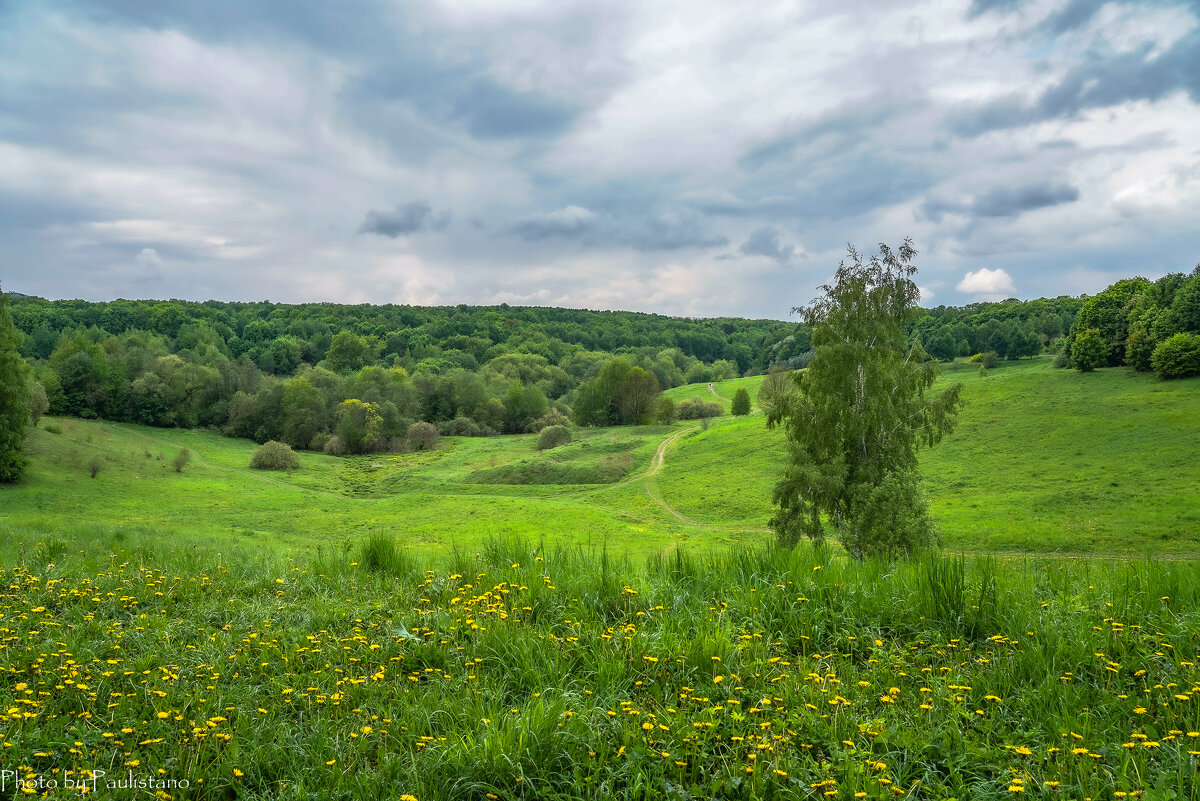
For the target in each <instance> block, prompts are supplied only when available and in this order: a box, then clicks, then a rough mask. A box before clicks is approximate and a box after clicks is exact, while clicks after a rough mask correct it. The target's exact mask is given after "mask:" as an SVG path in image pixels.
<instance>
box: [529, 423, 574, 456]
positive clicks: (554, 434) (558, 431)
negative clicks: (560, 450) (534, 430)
mask: <svg viewBox="0 0 1200 801" xmlns="http://www.w3.org/2000/svg"><path fill="white" fill-rule="evenodd" d="M570 441H571V431H570V430H569V429H568V428H567V427H566V426H547V427H546V428H543V429H542V433H540V434H538V438H537V449H538V450H539V451H547V450H550V449H551V448H557V447H558V446H559V445H566V444H567V443H568V442H570Z"/></svg>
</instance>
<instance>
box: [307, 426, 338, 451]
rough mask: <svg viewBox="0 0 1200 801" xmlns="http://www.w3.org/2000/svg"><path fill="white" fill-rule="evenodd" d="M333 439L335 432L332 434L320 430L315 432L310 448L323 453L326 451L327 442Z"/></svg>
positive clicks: (309, 444)
mask: <svg viewBox="0 0 1200 801" xmlns="http://www.w3.org/2000/svg"><path fill="white" fill-rule="evenodd" d="M331 439H333V434H330V433H329V432H328V431H318V432H317V433H316V434H313V438H312V439H311V440H310V441H309V443H308V449H309V450H310V451H317V452H318V453H322V452H324V451H325V445H326V443H328V442H329V440H331Z"/></svg>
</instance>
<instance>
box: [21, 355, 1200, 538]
mask: <svg viewBox="0 0 1200 801" xmlns="http://www.w3.org/2000/svg"><path fill="white" fill-rule="evenodd" d="M941 380H944V381H949V380H962V381H964V383H965V385H966V387H965V393H964V396H965V398H966V400H967V406H966V408H965V410H964V411H963V413H962V416H961V420H960V424H959V427H958V429H957V431H956V432H955V433H954V434H953V435H951V436H950V437H948V438H947V439H946V440H945V441H944V442H943V443H942V444H941V445H940V446H938V447H937V448H935V449H933V450H932V451H927V452H925V453H924V455H923V457H922V463H923V467H924V473H925V481H926V486H927V490H928V494H929V498H930V501H931V506H932V510H933V514H934V517H935V520H936V521H937V523H938V524H939V527H940V529H941V531H942V533H943V536H944V539H945V544H946V545H947V546H948V547H950V548H953V549H963V550H969V551H980V550H1013V551H1038V552H1045V551H1060V552H1081V553H1087V552H1099V553H1120V552H1134V553H1142V552H1144V551H1148V550H1154V551H1164V552H1170V553H1192V552H1195V551H1196V549H1197V548H1198V547H1200V511H1198V510H1197V509H1196V507H1195V504H1194V498H1196V497H1198V496H1200V465H1198V464H1197V462H1196V461H1195V459H1194V454H1196V453H1197V452H1200V429H1198V428H1197V426H1196V425H1195V421H1196V420H1200V392H1198V391H1197V390H1198V389H1200V381H1198V380H1197V379H1190V380H1184V381H1174V382H1164V381H1159V380H1157V379H1155V378H1153V377H1151V376H1147V375H1145V374H1138V373H1133V372H1129V371H1126V370H1123V369H1113V370H1100V371H1097V372H1096V373H1093V374H1080V373H1076V372H1072V371H1066V370H1055V369H1052V368H1051V367H1050V364H1049V360H1048V359H1035V360H1028V361H1021V362H1008V363H1005V366H1003V367H1001V368H998V369H994V370H992V371H991V372H990V373H989V374H988V375H986V376H979V375H978V374H977V373H976V371H975V369H974V366H973V365H966V364H962V363H959V364H956V365H953V366H951V367H950V368H949V369H948V370H947V371H946V372H945V374H944V376H943V378H942V379H941ZM761 381H762V379H761V377H758V378H745V379H736V380H733V381H725V382H719V383H716V384H713V385H712V386H711V388H710V386H709V385H707V384H694V385H688V386H685V387H679V388H676V389H674V390H671V391H670V392H669V393H668V394H669V395H671V396H673V397H675V398H676V400H681V399H684V398H688V397H696V398H705V399H708V400H715V401H720V402H721V403H722V404H723V405H724V406H725V407H726V408H728V405H729V401H730V399H731V398H732V396H733V393H734V392H735V391H736V389H737V388H738V387H739V386H746V387H747V389H749V391H750V393H751V397H752V398H753V397H754V396H755V395H756V393H757V385H758V384H759V383H760V382H761ZM53 429H57V430H59V431H60V432H61V433H53V432H52V431H53ZM574 434H575V441H574V442H572V443H570V444H569V445H566V446H563V447H560V448H557V449H554V450H550V451H538V450H537V449H536V447H535V440H536V438H535V437H534V436H533V435H527V436H510V437H487V438H465V437H447V438H444V439H443V440H442V447H441V448H440V449H439V450H437V451H435V452H433V453H410V454H373V455H368V456H362V457H349V458H336V457H331V456H324V455H319V454H313V453H301V454H300V459H301V463H302V469H300V470H298V471H295V472H293V473H273V472H272V473H264V472H261V471H254V470H250V469H249V467H248V465H249V460H250V455H251V453H252V452H253V450H254V448H255V447H256V446H255V445H254V443H252V442H249V441H247V440H240V439H228V438H224V437H220V436H217V435H215V434H212V433H208V432H203V431H187V430H180V429H161V428H150V427H144V426H136V425H129V424H116V423H109V422H99V421H84V420H77V419H67V418H57V419H51V420H47V421H45V422H43V425H42V427H41V428H39V429H37V430H35V431H34V432H33V434H32V436H31V439H30V449H29V450H30V455H31V457H32V466H31V470H30V472H29V475H28V476H27V477H26V478H25V479H24V480H23V481H22V483H21V484H19V485H18V486H16V487H9V488H5V489H3V490H0V500H2V501H3V505H4V512H5V514H4V520H3V523H0V525H4V526H6V527H8V528H9V529H10V530H13V531H15V530H18V529H23V528H32V529H35V530H40V531H55V530H60V529H63V528H66V529H68V530H69V529H71V528H78V527H99V528H101V529H112V530H115V529H117V528H121V529H123V530H125V531H129V530H137V529H144V530H150V531H154V532H165V533H166V534H167V535H169V534H172V533H185V534H193V535H197V536H200V537H202V538H204V539H205V540H206V541H210V542H214V543H218V544H220V543H239V544H242V545H246V544H251V545H252V547H255V548H261V549H267V550H273V549H278V548H312V547H315V546H325V547H329V546H340V545H341V544H342V543H344V542H346V541H356V540H358V539H361V538H362V537H363V536H365V535H366V534H369V533H372V532H388V533H394V534H396V535H397V536H399V537H400V538H401V540H402V541H404V542H406V543H409V544H411V545H413V546H414V547H416V548H418V549H419V550H424V551H433V552H443V551H445V550H447V549H449V548H451V547H453V546H455V545H460V546H467V547H470V546H472V545H473V544H474V543H476V542H478V541H480V540H482V539H484V538H486V537H489V536H514V535H516V536H524V537H528V538H530V539H532V540H535V541H538V540H544V541H546V542H549V543H555V544H572V543H574V544H580V545H587V546H598V545H599V544H600V543H602V542H606V543H607V544H608V545H609V547H611V548H615V549H617V550H619V551H627V552H629V553H632V554H648V553H658V552H661V551H663V550H664V549H666V548H669V547H671V546H673V545H675V544H678V543H692V544H704V545H714V546H719V545H722V544H726V543H732V542H757V541H761V540H763V539H764V538H766V537H768V536H769V531H768V529H767V528H766V522H767V520H768V519H769V518H770V515H771V511H772V510H771V491H772V488H773V486H774V483H775V480H776V477H777V475H778V472H779V470H780V467H781V465H782V461H783V456H784V443H783V439H782V435H781V434H780V433H779V432H778V431H776V432H768V431H767V430H766V429H765V426H764V420H763V417H762V414H761V412H760V411H759V410H758V409H757V405H755V408H754V410H753V412H752V414H751V415H750V416H749V417H744V418H734V417H731V416H729V415H728V414H726V415H724V416H722V417H719V418H716V419H713V420H711V421H710V424H709V426H708V428H707V429H706V430H703V429H702V426H701V424H700V423H699V422H698V421H685V422H679V423H676V424H674V425H673V426H645V427H636V428H633V427H625V428H613V429H575V430H574ZM180 448H187V449H189V450H190V451H191V452H192V454H193V458H192V460H191V462H190V463H189V464H188V466H187V467H185V468H184V470H183V472H181V473H176V472H175V471H174V470H173V469H172V467H171V466H170V463H171V461H172V458H173V456H174V455H175V454H176V453H177V452H178V450H179V449H180ZM660 457H661V458H660ZM97 459H98V460H99V472H98V474H97V475H96V477H94V478H92V477H91V476H90V465H91V463H92V462H93V460H97ZM155 536H163V535H162V534H156V535H155Z"/></svg>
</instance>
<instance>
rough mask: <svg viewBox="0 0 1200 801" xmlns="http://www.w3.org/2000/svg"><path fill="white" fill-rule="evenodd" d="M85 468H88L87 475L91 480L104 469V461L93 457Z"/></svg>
mask: <svg viewBox="0 0 1200 801" xmlns="http://www.w3.org/2000/svg"><path fill="white" fill-rule="evenodd" d="M87 466H88V473H89V474H90V475H91V477H92V478H95V477H96V476H97V475H98V474H99V473H100V471H101V470H103V469H104V460H103V459H101V458H100V457H99V456H93V457H92V458H91V459H90V460H89V461H88V465H87Z"/></svg>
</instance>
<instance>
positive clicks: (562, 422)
mask: <svg viewBox="0 0 1200 801" xmlns="http://www.w3.org/2000/svg"><path fill="white" fill-rule="evenodd" d="M570 424H571V418H570V417H567V416H566V415H565V414H563V413H562V412H560V411H559V410H558V409H555V408H553V407H551V408H550V409H549V410H548V411H547V412H546V413H545V414H544V415H542V416H541V417H539V418H538V419H536V420H534V421H533V422H532V423H530V424H529V429H530V433H532V434H536V433H538V432H540V431H544V430H545V429H547V428H549V427H550V426H569V425H570Z"/></svg>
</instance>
